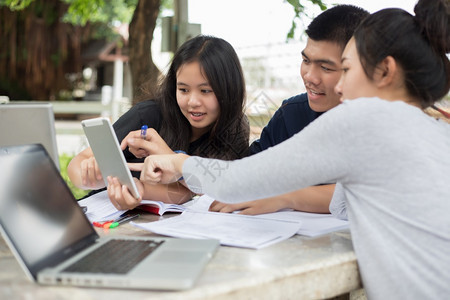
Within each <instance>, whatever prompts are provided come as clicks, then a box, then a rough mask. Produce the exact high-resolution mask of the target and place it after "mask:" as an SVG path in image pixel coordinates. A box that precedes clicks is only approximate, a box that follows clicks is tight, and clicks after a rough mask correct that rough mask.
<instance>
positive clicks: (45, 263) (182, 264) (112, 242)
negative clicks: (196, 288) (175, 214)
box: [0, 144, 219, 290]
mask: <svg viewBox="0 0 450 300" xmlns="http://www.w3.org/2000/svg"><path fill="white" fill-rule="evenodd" d="M0 166H1V172H0V229H1V232H2V235H3V236H4V238H5V240H6V242H7V243H8V245H9V247H10V248H11V251H12V252H13V253H14V255H15V256H16V258H17V259H18V261H19V263H20V264H21V266H22V268H23V269H24V271H25V272H26V273H27V275H28V276H29V277H30V279H32V280H34V281H37V282H38V283H41V284H49V285H76V286H89V287H113V288H137V289H161V290H183V289H188V288H190V287H192V286H193V285H194V284H195V281H196V279H197V278H198V276H199V275H200V274H201V272H202V271H203V269H204V267H205V265H206V264H207V262H208V261H209V260H210V258H211V257H212V256H213V254H214V252H215V251H216V250H217V248H218V246H219V242H218V241H217V240H209V239H205V240H201V239H198V240H197V239H176V238H164V237H150V236H147V237H145V236H144V237H142V236H139V237H138V236H136V237H134V236H108V237H99V235H98V234H97V233H96V231H95V229H94V228H93V226H92V225H91V224H90V223H89V220H88V219H87V218H86V216H85V215H84V213H83V211H82V209H81V208H80V206H79V205H78V204H77V201H76V200H75V198H74V197H73V195H72V193H71V192H70V190H69V189H68V187H67V185H66V184H65V182H64V180H63V179H62V178H61V176H60V174H59V172H58V170H57V169H56V167H55V165H54V164H53V163H52V161H51V159H50V158H49V156H48V153H47V152H46V151H45V149H44V147H43V146H42V145H40V144H34V145H22V146H11V147H2V148H0ZM116 243H118V245H119V246H118V248H116ZM105 245H106V248H104V247H105ZM127 254H130V257H127ZM101 260H105V263H104V264H100V262H101ZM97 264H99V265H97Z"/></svg>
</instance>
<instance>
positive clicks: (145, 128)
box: [141, 125, 148, 140]
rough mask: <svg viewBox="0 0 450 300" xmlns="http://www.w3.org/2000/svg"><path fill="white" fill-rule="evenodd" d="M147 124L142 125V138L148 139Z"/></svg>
mask: <svg viewBox="0 0 450 300" xmlns="http://www.w3.org/2000/svg"><path fill="white" fill-rule="evenodd" d="M147 129H148V126H147V125H142V127H141V139H143V140H146V139H147Z"/></svg>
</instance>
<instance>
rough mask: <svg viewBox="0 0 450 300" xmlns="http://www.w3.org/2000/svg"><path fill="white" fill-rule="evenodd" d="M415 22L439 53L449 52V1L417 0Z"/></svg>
mask: <svg viewBox="0 0 450 300" xmlns="http://www.w3.org/2000/svg"><path fill="white" fill-rule="evenodd" d="M414 13H415V14H416V16H415V17H414V19H415V22H416V24H417V25H418V26H419V29H420V31H421V33H422V35H423V36H424V37H425V39H427V40H428V41H429V42H430V45H431V46H432V47H433V49H434V50H435V51H436V52H437V53H438V54H439V55H445V54H446V53H449V52H450V1H449V0H419V2H417V4H416V6H415V7H414Z"/></svg>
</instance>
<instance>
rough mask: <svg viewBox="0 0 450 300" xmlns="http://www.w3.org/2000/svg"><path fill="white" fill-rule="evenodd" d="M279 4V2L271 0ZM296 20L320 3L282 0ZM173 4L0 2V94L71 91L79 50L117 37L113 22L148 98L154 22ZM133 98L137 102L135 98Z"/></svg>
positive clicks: (137, 85)
mask: <svg viewBox="0 0 450 300" xmlns="http://www.w3.org/2000/svg"><path fill="white" fill-rule="evenodd" d="M273 1H281V0H273ZM284 1H287V2H288V3H289V4H291V5H292V7H293V9H294V11H295V17H294V19H293V21H292V27H291V30H290V31H289V33H288V34H287V38H288V39H289V38H293V37H294V33H295V31H296V21H298V20H300V19H301V16H302V15H306V12H305V6H304V5H303V4H304V3H305V2H306V1H308V2H311V3H312V4H314V5H317V6H319V7H320V8H321V9H322V10H324V9H326V6H325V5H324V4H323V2H322V0H284ZM172 2H173V0H0V40H1V41H2V45H3V47H1V48H0V61H1V63H0V94H7V95H9V96H10V97H11V98H13V99H37V100H48V99H55V98H57V97H58V91H59V90H62V89H68V88H70V86H69V85H70V83H69V82H68V80H67V78H66V75H67V74H68V73H77V72H78V73H80V72H81V68H82V63H81V50H82V47H83V45H84V44H85V43H87V42H88V41H89V40H92V39H99V38H105V37H106V38H108V39H110V40H111V39H117V38H118V35H117V33H115V32H114V30H113V28H114V26H115V25H116V23H117V22H122V23H128V24H130V27H129V28H130V32H129V58H130V60H129V63H130V68H131V73H132V78H133V92H134V93H135V95H138V92H139V91H145V92H146V93H147V94H149V95H151V94H152V93H153V92H154V91H155V88H156V84H157V79H158V76H159V74H160V72H159V70H158V69H157V67H156V66H155V64H154V63H153V60H152V56H151V43H152V38H153V31H154V29H155V27H156V20H157V17H158V14H159V11H160V8H161V7H162V6H165V7H167V6H170V5H171V3H172ZM136 99H137V98H136Z"/></svg>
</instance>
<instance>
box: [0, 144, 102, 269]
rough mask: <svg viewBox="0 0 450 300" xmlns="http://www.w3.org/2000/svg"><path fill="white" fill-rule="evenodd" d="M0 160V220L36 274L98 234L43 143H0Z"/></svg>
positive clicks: (29, 267)
mask: <svg viewBox="0 0 450 300" xmlns="http://www.w3.org/2000/svg"><path fill="white" fill-rule="evenodd" d="M0 166H2V167H1V169H2V170H1V172H0V224H1V227H2V228H3V230H4V231H5V233H6V235H7V236H8V239H9V242H10V243H11V244H12V245H11V246H12V247H13V249H15V251H17V252H18V253H19V254H20V257H22V258H23V261H22V263H23V264H25V266H26V268H27V269H28V270H29V271H30V272H31V274H32V276H33V277H34V278H36V277H35V276H36V273H37V272H38V271H39V270H40V268H41V267H42V266H49V265H55V264H57V263H59V262H60V261H62V260H64V259H66V258H67V257H70V256H71V255H73V254H74V253H76V252H77V250H79V249H78V248H83V247H85V244H86V243H88V244H90V243H92V241H93V240H95V239H96V238H97V237H98V235H97V233H96V232H95V230H94V229H93V227H92V226H91V225H90V224H89V221H88V220H87V218H86V217H85V216H84V214H83V212H82V210H81V209H80V207H79V205H78V204H77V202H76V199H75V198H74V197H73V195H72V193H71V192H70V190H69V188H68V187H67V185H66V183H65V182H64V180H63V179H62V178H61V176H60V175H59V172H58V170H57V169H56V167H55V165H54V164H53V162H52V160H51V159H50V157H49V156H48V153H47V152H46V151H45V149H44V148H43V147H42V145H40V144H35V145H25V146H14V147H3V148H0ZM80 241H82V243H81V244H82V245H81V246H76V245H78V244H79V243H80ZM74 247H76V248H77V249H74Z"/></svg>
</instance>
